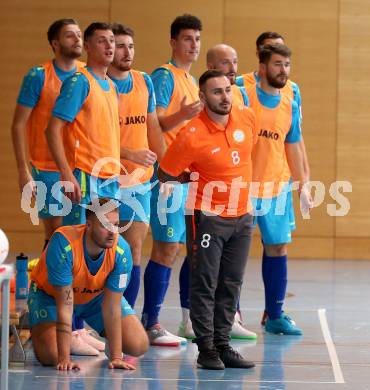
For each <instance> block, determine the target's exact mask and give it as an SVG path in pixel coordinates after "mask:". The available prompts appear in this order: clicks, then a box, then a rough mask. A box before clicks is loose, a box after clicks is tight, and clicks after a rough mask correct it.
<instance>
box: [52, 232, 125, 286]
mask: <svg viewBox="0 0 370 390" xmlns="http://www.w3.org/2000/svg"><path fill="white" fill-rule="evenodd" d="M69 245H70V244H69V242H68V240H67V239H66V238H65V237H64V236H63V234H61V233H58V232H57V233H55V234H53V236H52V237H51V239H50V242H49V245H48V247H47V252H46V265H47V270H48V281H49V283H50V284H51V285H52V286H69V285H71V284H72V283H73V275H72V269H73V253H72V251H71V250H67V247H69ZM83 245H84V257H85V261H86V265H87V267H88V269H89V272H90V273H91V275H96V273H97V272H98V271H99V269H100V267H101V265H102V263H103V259H104V255H105V251H104V250H103V251H102V253H101V254H100V255H99V257H98V258H97V259H91V258H90V256H89V255H88V253H87V250H86V244H85V238H84V241H83ZM117 245H118V246H119V247H120V248H121V249H123V251H116V257H115V265H114V268H113V270H112V271H111V273H110V274H109V276H108V278H107V280H106V284H105V286H106V287H107V288H109V290H111V291H114V292H124V290H125V287H126V286H127V285H128V282H129V277H130V273H131V269H132V257H131V250H130V246H129V245H128V243H127V242H126V241H125V240H124V239H123V238H122V236H121V235H119V237H118V243H117ZM124 258H126V259H125V261H123V259H124ZM123 274H127V275H128V276H127V283H126V286H125V287H123V288H120V287H119V286H120V278H121V275H123Z"/></svg>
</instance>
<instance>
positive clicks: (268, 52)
mask: <svg viewBox="0 0 370 390" xmlns="http://www.w3.org/2000/svg"><path fill="white" fill-rule="evenodd" d="M273 54H280V55H281V56H283V57H289V58H290V57H291V55H292V51H291V50H290V49H289V47H288V46H287V45H282V44H281V43H275V44H273V45H264V46H262V47H261V50H260V51H259V52H258V57H259V61H260V64H267V63H268V62H269V61H270V58H271V56H272V55H273Z"/></svg>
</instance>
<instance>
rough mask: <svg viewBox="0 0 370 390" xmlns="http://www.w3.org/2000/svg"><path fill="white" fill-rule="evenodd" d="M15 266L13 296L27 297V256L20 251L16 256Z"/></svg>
mask: <svg viewBox="0 0 370 390" xmlns="http://www.w3.org/2000/svg"><path fill="white" fill-rule="evenodd" d="M15 268H16V270H17V273H16V276H15V298H16V299H26V298H27V297H28V257H27V256H25V255H24V254H23V253H21V254H20V255H19V256H17V257H16V261H15Z"/></svg>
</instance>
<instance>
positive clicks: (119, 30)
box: [111, 23, 134, 38]
mask: <svg viewBox="0 0 370 390" xmlns="http://www.w3.org/2000/svg"><path fill="white" fill-rule="evenodd" d="M111 27H112V31H113V34H114V35H129V36H130V37H132V38H133V37H134V30H133V29H132V28H130V27H128V26H125V25H124V24H120V23H112V25H111Z"/></svg>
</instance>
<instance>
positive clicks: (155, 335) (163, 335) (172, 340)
mask: <svg viewBox="0 0 370 390" xmlns="http://www.w3.org/2000/svg"><path fill="white" fill-rule="evenodd" d="M146 333H147V335H148V337H149V342H150V345H154V346H157V347H178V346H179V345H180V344H181V340H180V337H177V336H175V335H173V334H171V333H170V332H168V331H167V330H166V329H164V328H162V326H161V325H160V324H155V325H153V326H152V327H151V328H149V329H147V331H146Z"/></svg>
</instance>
